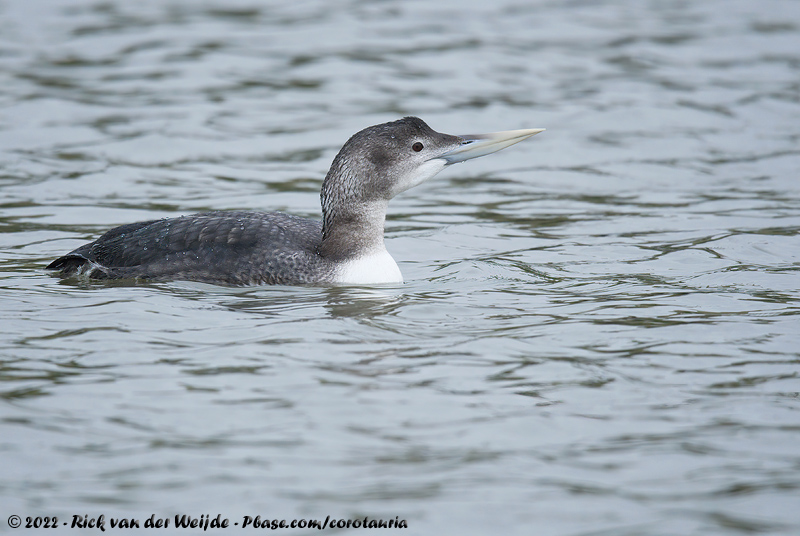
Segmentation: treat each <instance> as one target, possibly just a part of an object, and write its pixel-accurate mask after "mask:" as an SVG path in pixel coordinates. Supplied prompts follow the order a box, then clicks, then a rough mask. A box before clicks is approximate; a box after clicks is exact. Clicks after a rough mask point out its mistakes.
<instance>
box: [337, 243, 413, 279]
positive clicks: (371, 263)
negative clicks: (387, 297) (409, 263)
mask: <svg viewBox="0 0 800 536" xmlns="http://www.w3.org/2000/svg"><path fill="white" fill-rule="evenodd" d="M402 282H403V274H401V273H400V268H398V267H397V263H396V262H394V259H393V258H392V256H391V255H389V252H388V251H386V248H385V247H382V248H380V249H376V250H373V251H372V252H370V253H367V254H365V255H362V256H360V257H358V258H355V259H351V260H349V261H345V262H344V263H342V265H341V266H339V267H338V268H337V270H336V275H335V276H334V283H345V284H351V285H368V284H376V283H402Z"/></svg>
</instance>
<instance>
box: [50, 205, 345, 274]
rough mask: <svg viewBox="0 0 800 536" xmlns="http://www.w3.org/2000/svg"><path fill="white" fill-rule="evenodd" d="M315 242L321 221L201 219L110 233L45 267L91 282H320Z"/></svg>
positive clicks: (228, 215) (326, 269)
mask: <svg viewBox="0 0 800 536" xmlns="http://www.w3.org/2000/svg"><path fill="white" fill-rule="evenodd" d="M321 241H322V224H321V222H317V221H313V220H309V219H305V218H300V217H297V216H291V215H288V214H281V213H270V214H265V213H259V212H208V213H204V214H195V215H192V216H182V217H179V218H169V219H163V220H154V221H146V222H140V223H132V224H129V225H123V226H121V227H117V228H115V229H112V230H110V231H108V232H107V233H106V234H104V235H103V236H101V237H100V238H98V239H97V240H95V241H94V242H92V243H89V244H86V245H84V246H81V247H79V248H78V249H76V250H75V251H72V252H71V253H69V254H67V255H65V256H63V257H61V258H59V259H57V260H55V261H54V262H52V263H51V264H50V265H49V266H48V267H47V268H48V269H50V270H59V271H61V273H62V274H63V275H73V274H75V273H83V274H85V275H86V276H88V277H89V278H92V279H122V278H142V279H153V280H172V279H177V280H188V281H201V282H206V283H221V284H226V285H236V286H239V285H259V284H267V285H276V284H279V285H280V284H285V285H294V284H308V283H324V282H326V281H330V280H331V277H332V275H333V272H334V266H333V264H332V263H331V262H330V261H328V260H326V259H324V258H322V257H320V256H319V255H318V254H317V248H318V247H319V245H320V243H321Z"/></svg>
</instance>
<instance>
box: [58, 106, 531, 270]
mask: <svg viewBox="0 0 800 536" xmlns="http://www.w3.org/2000/svg"><path fill="white" fill-rule="evenodd" d="M542 130H544V129H526V130H510V131H505V132H494V133H491V134H480V135H467V136H452V135H449V134H440V133H439V132H436V131H434V130H432V129H431V128H430V127H429V126H428V125H427V124H425V122H423V121H422V120H421V119H419V118H417V117H406V118H404V119H400V120H399V121H393V122H391V123H384V124H381V125H375V126H372V127H368V128H365V129H364V130H362V131H361V132H358V133H357V134H355V135H354V136H353V137H352V138H350V139H349V140H348V141H347V143H345V144H344V146H343V147H342V149H341V151H339V154H337V155H336V158H334V160H333V164H332V165H331V168H330V171H328V174H327V176H326V177H325V180H324V181H323V183H322V191H321V193H320V199H321V201H322V221H316V220H309V219H306V218H300V217H297V216H291V215H288V214H282V213H278V212H273V213H262V212H207V213H203V214H194V215H191V216H181V217H178V218H166V219H161V220H151V221H144V222H139V223H130V224H127V225H122V226H120V227H116V228H114V229H111V230H110V231H108V232H107V233H105V234H104V235H102V236H101V237H100V238H98V239H97V240H95V241H94V242H91V243H89V244H85V245H83V246H81V247H79V248H78V249H76V250H74V251H72V252H71V253H68V254H67V255H64V256H63V257H60V258H58V259H56V260H55V261H53V262H52V263H50V264H49V265H48V266H47V269H48V270H58V271H59V275H61V276H63V277H68V276H73V275H81V274H82V275H83V276H84V277H89V278H91V279H122V278H139V279H147V280H154V281H166V280H185V281H200V282H205V283H214V284H221V285H236V286H240V285H264V284H267V285H299V284H336V283H345V284H346V283H352V284H370V283H399V282H402V281H403V276H402V274H401V273H400V269H399V268H398V267H397V263H395V261H394V259H393V258H392V256H391V255H389V252H387V251H386V247H385V246H384V242H383V227H384V221H385V219H386V209H387V206H388V203H389V200H390V199H392V198H393V197H394V196H396V195H397V194H399V193H401V192H404V191H406V190H408V189H409V188H413V187H414V186H417V185H418V184H420V183H422V182H423V181H426V180H428V179H430V178H431V177H433V176H434V175H436V174H437V173H439V172H440V171H441V170H442V169H444V168H445V167H446V166H448V165H450V164H454V163H456V162H463V161H464V160H469V159H470V158H477V157H479V156H484V155H487V154H490V153H493V152H496V151H499V150H501V149H504V148H506V147H508V146H510V145H513V144H515V143H518V142H520V141H522V140H524V139H527V138H529V137H531V136H533V135H534V134H538V133H539V132H541V131H542Z"/></svg>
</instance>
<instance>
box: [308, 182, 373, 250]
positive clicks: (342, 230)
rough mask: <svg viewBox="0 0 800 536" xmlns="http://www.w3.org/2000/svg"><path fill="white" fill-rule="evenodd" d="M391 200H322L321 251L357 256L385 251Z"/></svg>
mask: <svg viewBox="0 0 800 536" xmlns="http://www.w3.org/2000/svg"><path fill="white" fill-rule="evenodd" d="M387 207H388V202H387V201H372V202H364V201H358V202H354V201H352V200H351V201H350V202H348V203H326V199H325V198H324V196H323V202H322V216H323V221H322V243H321V244H320V247H319V250H318V252H319V254H320V255H321V256H323V257H326V258H330V259H339V258H355V257H361V256H364V255H370V254H373V253H377V252H380V251H384V250H385V249H386V247H385V246H384V243H383V227H384V223H385V222H386V209H387Z"/></svg>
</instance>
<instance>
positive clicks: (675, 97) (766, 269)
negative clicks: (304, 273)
mask: <svg viewBox="0 0 800 536" xmlns="http://www.w3.org/2000/svg"><path fill="white" fill-rule="evenodd" d="M799 80H800V3H798V2H795V1H793V0H785V1H778V0H761V1H758V2H754V1H743V0H734V1H731V0H708V1H704V2H681V1H658V2H655V1H653V2H640V1H636V0H627V1H626V0H613V1H612V0H609V1H605V2H577V1H575V2H561V1H537V2H530V1H521V0H520V1H512V0H501V1H498V2H464V1H463V0H462V1H458V2H456V1H446V2H435V3H434V2H422V1H412V2H366V1H351V2H325V1H321V0H319V1H295V2H290V3H287V2H255V1H251V2H233V1H231V0H224V1H222V0H212V1H205V2H194V1H188V0H187V1H184V2H179V1H144V0H143V1H137V2H120V1H118V0H108V1H103V2H93V1H90V0H64V1H55V0H51V1H45V0H24V1H23V0H4V1H3V2H2V3H0V83H1V84H2V87H3V91H2V94H0V164H1V166H2V175H1V176H0V191H1V192H2V193H1V195H2V197H0V202H1V203H2V204H1V205H0V225H1V226H2V233H1V234H0V241H2V255H0V277H1V278H2V282H0V287H1V288H2V312H1V313H0V318H2V321H1V322H0V345H2V346H1V348H2V349H1V350H0V354H1V355H2V361H0V363H2V365H1V366H2V368H0V380H2V383H0V396H1V397H2V399H1V401H0V423H1V424H0V452H1V453H2V461H3V463H2V464H0V467H2V469H0V496H1V497H2V499H1V500H0V503H2V505H3V507H2V512H0V514H2V515H1V516H0V519H1V520H2V521H0V523H2V524H3V525H2V526H3V527H4V528H6V527H7V525H5V523H6V519H7V518H8V516H10V515H12V514H16V515H20V516H22V517H23V523H24V518H25V517H26V516H34V517H35V516H58V518H59V522H64V521H67V522H71V520H72V516H73V515H89V516H98V515H100V514H104V515H105V516H106V517H107V518H108V517H128V518H131V517H132V518H138V519H140V520H141V522H143V521H144V520H145V519H147V518H148V517H150V515H152V514H155V515H156V517H163V518H173V516H175V515H176V514H187V515H193V516H196V517H199V516H200V515H201V514H210V515H211V516H212V517H214V516H216V515H217V514H222V516H223V517H227V518H229V519H230V522H231V523H234V522H241V521H242V519H243V516H245V515H249V516H252V517H255V516H256V515H261V516H262V519H263V518H267V519H275V518H277V519H286V520H288V521H291V520H292V519H295V518H297V519H300V518H304V519H309V518H310V519H320V520H324V519H325V517H326V516H331V518H336V519H339V518H344V519H356V518H361V519H363V517H364V516H369V517H370V519H373V518H374V519H379V518H380V519H385V520H388V519H395V518H397V519H403V520H406V522H407V524H408V527H409V530H407V531H404V532H408V533H410V534H463V535H473V534H474V535H479V534H480V535H483V534H514V535H516V534H520V535H523V534H524V535H530V534H537V535H569V536H577V535H601V534H603V535H605V534H607V535H648V536H649V535H668V534H669V535H675V534H681V535H689V534H696V535H701V534H702V535H704V536H705V535H713V534H786V535H789V534H797V533H799V532H800V513H798V512H799V511H798V508H797V505H798V504H800V502H798V501H800V449H799V448H798V444H800V413H798V411H799V410H800V400H798V393H799V392H800V376H799V375H798V370H799V368H798V364H799V363H800V322H799V320H800V308H799V305H800V296H799V293H798V290H800V274H798V268H799V267H800V238H798V234H799V233H798V231H800V180H799V179H800V176H799V175H800V173H799V172H798V170H800V83H799V82H798V81H799ZM407 114H413V115H419V116H421V117H422V118H424V119H425V120H426V121H427V122H428V123H429V124H430V125H431V126H432V127H433V128H434V129H437V130H439V131H443V132H449V133H456V134H457V133H474V132H486V131H493V130H506V129H516V128H531V127H545V128H547V129H548V130H547V132H545V133H543V134H540V135H539V136H536V137H535V138H533V139H531V140H528V141H526V142H524V143H522V144H520V145H517V146H514V147H512V148H510V149H507V150H505V151H503V152H501V153H498V154H496V155H492V156H489V157H486V158H482V159H479V160H476V161H473V162H470V163H468V164H464V165H460V166H454V167H452V168H449V169H448V170H446V171H445V172H443V173H442V174H441V175H439V176H438V177H437V178H436V179H434V180H433V181H431V182H430V183H428V184H425V185H423V186H421V187H419V188H416V189H414V190H412V191H409V192H407V193H405V194H403V195H402V196H401V197H399V198H397V199H395V200H394V201H393V203H392V205H391V207H390V213H389V221H388V223H387V245H388V248H389V250H390V251H391V252H392V254H393V255H394V257H395V258H396V259H397V260H398V262H399V264H400V268H401V270H402V271H403V273H404V275H405V278H406V283H405V284H402V285H395V286H383V287H376V288H368V287H364V288H360V287H341V288H282V287H275V288H247V289H227V288H221V287H215V286H211V285H200V284H193V283H187V282H174V283H163V284H161V283H160V284H135V285H134V284H128V283H110V284H104V283H86V282H78V281H59V280H58V279H55V278H54V277H52V276H51V275H49V274H47V273H46V272H44V271H43V267H44V266H45V265H46V263H48V262H49V261H50V260H52V259H53V258H54V257H56V256H58V255H59V254H62V253H64V252H66V251H69V250H70V249H72V248H74V247H76V246H78V245H80V244H82V243H84V242H85V241H88V240H91V239H93V238H96V237H97V236H98V235H99V234H101V233H102V232H103V231H104V230H107V229H108V228H110V227H112V226H114V225H118V224H123V223H129V222H133V221H137V220H143V219H150V218H158V217H164V216H175V215H179V214H186V213H192V212H197V211H203V210H211V209H252V210H283V211H287V212H292V213H295V214H299V215H304V216H310V217H313V216H316V215H317V214H318V210H319V208H318V190H319V186H320V183H321V179H322V177H323V176H324V174H325V172H326V171H327V168H328V165H329V164H330V161H331V160H332V158H333V156H334V155H335V153H336V151H337V150H338V149H339V147H340V146H341V145H342V143H343V142H344V141H345V140H346V139H347V138H348V137H349V136H350V135H351V134H352V133H354V132H356V131H357V130H359V129H361V128H363V127H365V126H368V125H371V124H376V123H380V122H384V121H389V120H394V119H396V118H398V117H400V116H403V115H407ZM65 528H67V529H68V527H65ZM42 530H43V529H42ZM231 530H233V529H232V528H231V529H227V530H218V531H216V533H220V534H222V533H228V532H230V531H231ZM354 530H355V529H350V531H348V530H344V531H343V532H352V531H354ZM36 532H37V531H34V530H29V531H28V533H31V534H32V533H36ZM78 532H79V531H75V530H74V529H73V530H72V531H71V533H76V534H77V533H78ZM80 532H82V533H83V532H85V533H97V532H98V531H97V530H94V531H91V530H88V529H87V530H86V531H80ZM163 532H164V533H170V531H169V530H167V531H163ZM209 532H214V531H209ZM248 532H249V531H248ZM292 532H293V533H298V534H309V533H317V531H316V530H312V529H306V530H301V529H296V530H294V531H292ZM378 532H382V531H378ZM172 533H179V534H184V533H188V532H187V531H186V530H180V531H175V530H173V531H172ZM359 533H360V532H359Z"/></svg>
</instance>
